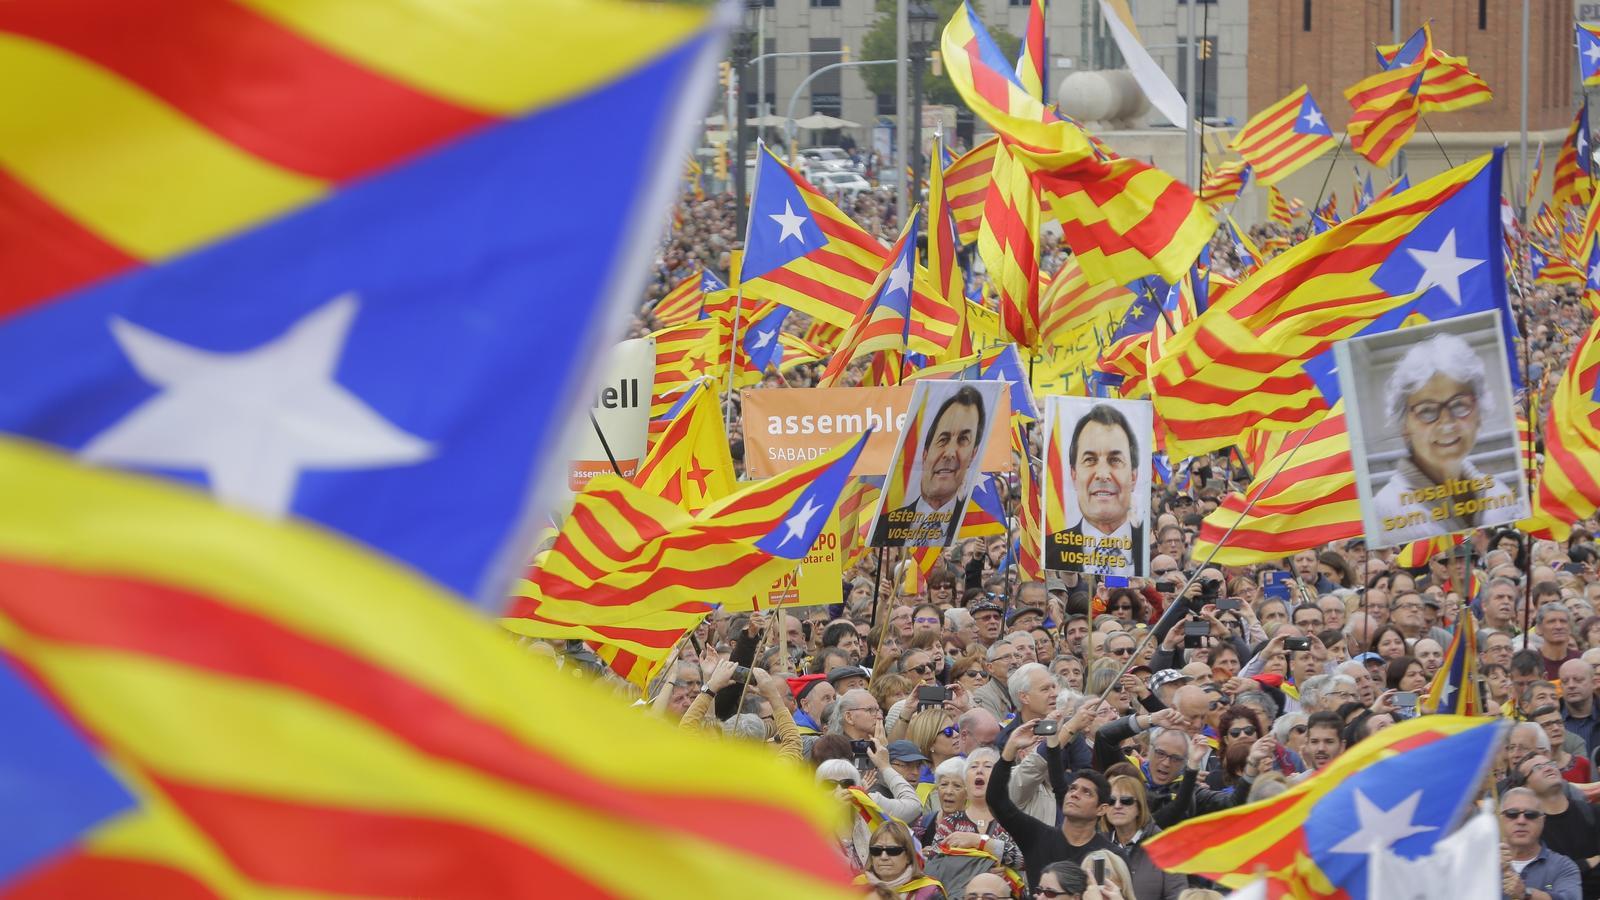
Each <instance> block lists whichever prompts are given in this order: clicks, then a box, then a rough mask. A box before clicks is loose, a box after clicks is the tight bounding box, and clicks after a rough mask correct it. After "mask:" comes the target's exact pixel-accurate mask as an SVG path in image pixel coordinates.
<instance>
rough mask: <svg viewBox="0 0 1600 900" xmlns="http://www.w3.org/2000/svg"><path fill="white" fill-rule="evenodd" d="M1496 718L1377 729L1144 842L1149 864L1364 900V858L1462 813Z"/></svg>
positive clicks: (1429, 835)
mask: <svg viewBox="0 0 1600 900" xmlns="http://www.w3.org/2000/svg"><path fill="white" fill-rule="evenodd" d="M1504 728H1505V722H1504V721H1503V720H1494V719H1483V718H1478V717H1468V716H1449V715H1435V716H1422V717H1420V718H1416V719H1410V720H1407V721H1405V722H1401V723H1399V724H1397V725H1392V726H1390V727H1388V728H1385V729H1383V730H1381V731H1379V732H1377V733H1376V734H1374V735H1373V736H1372V737H1369V738H1367V739H1366V740H1364V741H1362V742H1360V743H1358V744H1356V745H1355V746H1353V747H1350V748H1349V749H1347V750H1345V751H1344V752H1343V753H1341V754H1340V755H1339V756H1337V757H1335V758H1334V760H1333V761H1332V762H1331V763H1329V764H1328V766H1327V768H1325V769H1322V770H1321V771H1319V772H1317V773H1316V774H1315V775H1313V776H1312V777H1310V778H1308V779H1306V780H1305V781H1303V782H1301V783H1299V784H1296V785H1293V786H1292V787H1290V788H1289V789H1288V790H1287V791H1285V792H1283V793H1282V794H1279V795H1278V796H1276V797H1273V798H1271V799H1268V800H1262V801H1259V802H1256V803H1251V804H1248V805H1246V806H1240V807H1236V808H1234V809H1229V810H1225V811H1223V812H1219V813H1212V814H1211V815H1206V816H1201V817H1199V818H1197V819H1190V820H1189V821H1187V822H1184V823H1183V824H1181V825H1178V826H1177V827H1175V828H1169V829H1167V830H1166V831H1163V832H1162V833H1161V834H1159V835H1157V836H1156V837H1154V838H1152V839H1151V840H1150V841H1149V843H1147V844H1146V845H1145V850H1146V852H1148V853H1149V854H1150V858H1151V859H1152V860H1153V861H1154V862H1155V864H1156V865H1157V866H1160V867H1161V868H1163V869H1166V870H1167V871H1171V872H1184V873H1189V874H1197V875H1202V876H1204V877H1206V878H1209V879H1211V880H1213V881H1217V882H1219V883H1221V884H1224V885H1227V886H1229V887H1241V886H1243V885H1245V884H1247V883H1249V882H1251V881H1254V880H1256V879H1257V878H1263V877H1264V878H1266V879H1268V880H1269V882H1270V883H1271V888H1272V890H1271V891H1270V895H1271V896H1274V897H1277V896H1285V895H1288V896H1293V897H1297V898H1309V897H1317V898H1322V897H1326V898H1340V900H1365V898H1366V897H1367V865H1368V859H1369V855H1370V854H1372V853H1375V852H1377V851H1378V850H1392V851H1393V852H1395V853H1399V854H1401V855H1402V856H1406V857H1411V858H1414V857H1417V856H1420V855H1422V854H1426V853H1428V852H1430V851H1431V850H1432V848H1433V845H1434V844H1435V843H1437V842H1438V841H1439V840H1440V839H1442V838H1444V837H1446V836H1448V835H1449V834H1450V831H1451V830H1452V829H1453V828H1454V827H1455V826H1456V825H1458V824H1460V823H1461V822H1462V821H1464V820H1465V817H1466V816H1467V814H1468V813H1469V812H1470V811H1471V807H1472V801H1473V800H1474V799H1475V798H1476V797H1477V795H1478V788H1479V785H1480V784H1481V782H1482V780H1483V776H1484V774H1485V773H1486V772H1487V771H1488V768H1489V763H1490V761H1491V760H1492V759H1493V758H1494V754H1495V753H1496V752H1497V751H1498V750H1499V749H1500V741H1501V740H1502V734H1503V731H1504Z"/></svg>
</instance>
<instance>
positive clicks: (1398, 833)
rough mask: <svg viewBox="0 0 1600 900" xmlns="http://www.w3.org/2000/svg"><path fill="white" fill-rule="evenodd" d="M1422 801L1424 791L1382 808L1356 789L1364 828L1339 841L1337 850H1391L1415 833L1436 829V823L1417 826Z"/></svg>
mask: <svg viewBox="0 0 1600 900" xmlns="http://www.w3.org/2000/svg"><path fill="white" fill-rule="evenodd" d="M1420 802H1422V792H1421V791H1413V792H1412V794H1411V796H1409V797H1407V798H1405V799H1404V800H1401V801H1400V802H1399V803H1397V804H1395V805H1394V807H1393V808H1392V809H1379V808H1378V805H1377V804H1376V803H1373V802H1372V800H1371V799H1369V798H1368V797H1367V795H1366V794H1364V793H1362V792H1361V789H1360V788H1356V819H1357V820H1358V821H1359V822H1360V823H1361V827H1360V828H1358V829H1356V831H1355V833H1353V834H1351V835H1350V836H1349V837H1346V838H1345V839H1344V840H1342V841H1340V842H1339V843H1337V844H1335V845H1334V846H1333V847H1332V848H1331V849H1332V852H1334V853H1376V852H1378V851H1379V850H1387V849H1388V848H1390V847H1393V846H1394V845H1395V844H1397V843H1399V842H1400V841H1403V840H1405V839H1406V838H1408V837H1411V836H1412V835H1414V834H1421V833H1422V832H1424V831H1434V830H1436V829H1435V828H1434V827H1433V826H1432V825H1413V824H1411V819H1412V817H1413V816H1415V815H1416V812H1417V804H1418V803H1420Z"/></svg>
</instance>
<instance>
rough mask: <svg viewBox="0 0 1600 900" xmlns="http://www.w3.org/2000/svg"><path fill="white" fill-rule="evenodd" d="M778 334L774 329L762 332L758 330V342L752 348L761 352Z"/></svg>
mask: <svg viewBox="0 0 1600 900" xmlns="http://www.w3.org/2000/svg"><path fill="white" fill-rule="evenodd" d="M777 333H778V332H777V331H776V330H773V329H767V330H762V329H759V328H758V329H756V341H755V343H754V344H752V345H751V346H752V347H754V348H755V349H757V350H760V349H761V348H762V347H765V346H766V345H768V344H770V343H772V337H773V335H775V334H777Z"/></svg>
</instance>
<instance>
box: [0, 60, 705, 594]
mask: <svg viewBox="0 0 1600 900" xmlns="http://www.w3.org/2000/svg"><path fill="white" fill-rule="evenodd" d="M716 40H717V38H716V35H715V33H713V32H710V31H708V32H706V33H705V34H704V35H702V36H699V37H696V38H694V39H692V40H689V41H688V42H686V43H683V44H682V45H680V46H675V47H673V48H671V49H670V50H668V51H666V52H663V53H662V54H660V55H659V56H657V57H656V58H654V59H652V60H650V61H646V62H642V63H641V64H640V65H638V66H636V67H629V68H626V69H624V70H620V72H619V74H618V75H616V76H615V77H614V78H612V79H610V80H608V81H605V82H603V83H599V84H597V85H596V86H594V87H592V88H584V89H583V90H574V91H573V92H571V93H570V94H567V93H563V94H562V95H561V96H560V98H559V99H557V100H552V101H551V102H550V103H549V104H547V105H545V106H542V107H540V108H538V109H535V110H532V111H530V112H528V113H527V114H525V115H524V114H520V113H515V114H514V113H513V111H511V110H506V111H505V112H506V117H505V118H504V119H503V120H501V119H496V120H494V121H493V122H492V123H491V124H485V125H483V126H481V127H476V128H473V129H470V130H467V131H465V132H464V133H463V134H461V135H460V136H457V137H453V138H451V139H449V140H444V141H441V142H440V143H438V144H437V145H429V146H428V149H426V150H424V151H419V152H417V153H416V154H414V155H411V156H408V157H405V158H403V159H401V160H399V161H397V162H395V163H394V164H392V165H387V166H385V167H382V168H378V169H376V170H374V171H373V172H371V173H369V174H366V175H364V176H363V177H359V178H353V179H351V180H349V181H343V180H341V181H338V182H332V183H329V184H328V185H327V186H326V192H325V193H323V194H320V195H318V196H316V197H314V198H311V199H310V200H308V202H307V203H306V204H305V205H303V206H299V207H295V208H291V209H286V210H283V211H282V212H281V213H280V214H275V215H273V216H272V217H270V218H266V219H264V220H261V221H259V222H244V223H241V229H240V230H238V231H235V232H230V233H229V234H227V235H225V236H223V237H221V238H219V239H217V240H216V241H215V242H213V243H209V244H206V245H203V246H199V247H197V248H195V249H192V250H189V251H188V252H186V253H184V254H182V255H178V256H175V257H173V258H170V259H165V260H154V261H151V262H150V263H148V264H146V265H141V266H138V267H134V268H131V269H129V270H127V271H126V272H125V273H122V274H119V275H117V276H115V277H111V278H108V279H106V280H103V281H99V282H94V283H90V284H88V285H86V286H84V287H82V288H80V289H78V290H76V291H73V292H71V293H68V294H64V295H61V296H58V297H55V298H53V299H51V300H49V301H48V302H46V303H43V304H41V305H39V306H38V307H36V308H31V309H28V310H26V311H23V312H20V313H17V314H13V315H5V314H0V432H3V433H4V434H5V435H6V436H8V437H9V436H15V437H19V438H22V439H26V440H28V441H31V442H33V443H36V444H39V445H43V446H47V447H50V448H52V449H55V450H57V451H60V452H64V453H68V454H71V455H73V456H75V457H76V458H78V459H80V460H82V461H84V462H85V463H88V464H92V465H97V466H106V467H116V468H120V469H127V470H132V471H134V472H137V473H139V474H141V475H143V476H148V477H150V478H152V479H161V480H163V481H164V482H165V483H168V484H171V483H174V482H176V483H181V484H183V485H185V486H187V487H190V488H193V489H197V490H203V491H206V492H208V493H209V494H211V495H212V496H213V497H215V498H216V499H218V500H220V501H222V502H224V503H227V504H229V505H232V506H236V507H243V508H246V509H248V510H250V511H252V512H255V513H259V514H262V515H265V516H268V517H273V518H279V519H284V518H292V519H295V520H299V521H303V522H309V523H312V524H314V525H316V526H318V527H320V528H323V529H325V530H326V531H328V532H329V533H331V534H333V535H337V536H340V537H343V538H345V539H348V540H350V541H354V542H357V543H359V544H361V545H364V546H365V547H366V548H368V549H370V550H372V551H374V552H376V553H379V554H382V555H383V556H386V557H388V558H390V559H393V560H396V561H398V562H399V563H401V564H403V565H406V566H408V567H409V568H410V569H412V570H413V571H415V572H418V573H421V574H422V575H424V576H426V577H428V578H430V579H432V580H433V581H434V582H435V583H436V584H439V585H442V586H444V587H446V588H449V589H451V590H453V591H455V592H456V593H458V594H460V595H462V596H464V597H469V598H474V599H476V600H477V601H479V602H480V603H482V604H483V605H485V606H490V607H493V608H495V609H499V608H500V607H502V606H503V605H504V603H505V597H506V590H507V587H508V586H509V584H510V583H511V579H512V578H513V577H514V575H515V574H516V573H517V572H520V571H521V570H522V569H523V567H524V566H525V565H526V562H527V554H528V551H529V547H530V543H529V533H530V532H531V529H532V528H533V527H536V525H537V519H538V516H537V513H536V510H534V509H533V508H532V507H531V505H530V504H529V502H528V501H529V497H530V496H532V495H533V493H534V489H535V486H536V485H537V484H538V483H539V482H540V481H541V475H542V474H543V472H542V470H546V469H551V468H557V467H559V468H564V467H565V461H564V460H562V459H561V453H560V452H559V451H558V450H557V446H558V444H559V443H560V441H561V439H562V437H563V435H564V433H565V431H566V429H567V426H568V419H569V418H570V416H571V413H572V412H573V411H574V408H575V406H577V405H578V404H574V402H573V401H574V399H578V398H580V397H581V395H583V394H585V393H587V391H588V388H589V386H588V384H587V381H588V372H587V369H588V368H589V367H590V366H591V365H592V362H593V361H594V360H596V359H601V358H603V357H604V348H606V347H608V346H609V345H610V344H611V342H612V341H614V340H615V338H616V337H617V334H616V331H615V330H614V329H615V327H616V319H615V316H614V311H618V312H619V311H620V310H618V309H617V307H618V305H619V301H631V300H632V298H633V297H634V296H635V295H636V293H637V289H638V287H639V285H640V284H641V283H642V278H643V275H644V268H645V266H646V265H647V263H648V261H649V255H650V246H651V245H652V243H653V242H652V241H651V240H649V239H648V238H646V237H645V236H644V235H643V234H642V232H641V223H642V222H647V221H653V220H652V219H651V218H650V217H652V216H656V215H659V214H663V213H664V211H665V203H666V201H667V197H668V192H667V188H668V187H669V186H670V185H671V184H674V183H676V181H677V179H678V178H680V177H681V168H680V164H681V153H680V152H678V151H681V150H682V149H683V147H678V144H680V143H682V144H683V145H684V146H685V147H686V146H687V137H686V134H685V135H684V137H682V138H681V139H680V137H679V136H678V135H679V133H680V132H683V131H684V129H683V126H682V125H681V124H680V123H681V122H682V121H683V120H682V115H681V112H682V110H681V105H682V104H683V103H685V102H687V101H686V98H687V97H689V96H690V95H691V94H694V93H695V92H697V91H700V90H701V89H702V88H703V87H704V85H705V84H706V83H707V82H709V80H710V78H711V72H712V68H711V60H710V59H709V57H708V56H707V54H708V53H709V52H710V50H711V47H712V45H713V44H714V43H715V42H716ZM623 119H626V121H627V125H626V129H625V130H626V131H627V132H628V134H629V135H630V137H627V138H624V137H623V129H622V128H621V126H619V124H618V123H619V122H620V121H622V120H623ZM573 134H587V135H599V136H601V137H600V138H599V139H596V140H593V141H589V142H586V144H585V146H584V149H583V152H582V153H580V154H574V153H572V151H571V144H570V142H569V141H564V140H562V139H561V138H562V137H563V136H570V135H573ZM672 147H677V151H674V150H673V149H671V148H672ZM657 198H659V199H657ZM645 399H646V401H647V400H648V398H645ZM582 405H587V404H582Z"/></svg>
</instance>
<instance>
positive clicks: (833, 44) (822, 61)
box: [806, 38, 844, 117]
mask: <svg viewBox="0 0 1600 900" xmlns="http://www.w3.org/2000/svg"><path fill="white" fill-rule="evenodd" d="M842 47H843V45H842V43H841V42H840V40H839V38H812V39H811V46H809V47H807V48H806V49H808V50H810V51H811V52H813V53H818V52H824V53H828V55H827V56H808V57H806V59H807V60H809V61H810V63H811V71H813V72H815V71H816V70H818V69H820V68H822V67H823V66H831V65H833V64H834V63H836V62H838V61H839V57H838V56H836V55H834V53H836V52H837V51H838V50H840V49H842ZM829 51H833V52H829ZM842 71H843V70H841V69H834V70H832V71H829V72H824V73H822V74H821V75H818V76H817V77H816V78H813V79H811V111H812V112H814V113H823V114H824V115H829V116H841V117H842V111H843V109H844V102H843V100H842V98H841V97H840V96H839V94H840V91H841V90H842V88H841V79H840V77H839V76H840V73H841V72H842Z"/></svg>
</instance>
